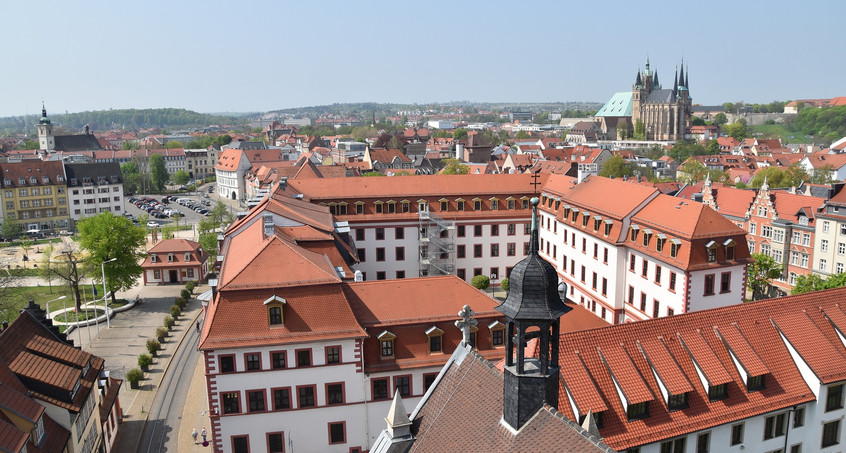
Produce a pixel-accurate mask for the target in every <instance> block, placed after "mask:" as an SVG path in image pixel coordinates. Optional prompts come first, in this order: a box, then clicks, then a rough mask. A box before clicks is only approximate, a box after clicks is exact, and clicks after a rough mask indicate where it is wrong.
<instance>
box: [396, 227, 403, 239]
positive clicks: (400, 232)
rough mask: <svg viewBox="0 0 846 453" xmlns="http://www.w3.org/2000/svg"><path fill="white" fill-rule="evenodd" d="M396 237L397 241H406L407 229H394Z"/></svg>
mask: <svg viewBox="0 0 846 453" xmlns="http://www.w3.org/2000/svg"><path fill="white" fill-rule="evenodd" d="M394 237H396V238H397V239H405V228H403V227H397V228H394Z"/></svg>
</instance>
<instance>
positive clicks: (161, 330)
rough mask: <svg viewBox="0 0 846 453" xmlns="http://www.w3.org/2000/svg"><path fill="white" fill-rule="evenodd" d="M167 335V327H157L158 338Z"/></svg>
mask: <svg viewBox="0 0 846 453" xmlns="http://www.w3.org/2000/svg"><path fill="white" fill-rule="evenodd" d="M166 336H167V327H156V338H164V337H166Z"/></svg>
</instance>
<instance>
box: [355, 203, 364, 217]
mask: <svg viewBox="0 0 846 453" xmlns="http://www.w3.org/2000/svg"><path fill="white" fill-rule="evenodd" d="M355 213H356V214H358V215H361V214H364V202H363V201H356V202H355Z"/></svg>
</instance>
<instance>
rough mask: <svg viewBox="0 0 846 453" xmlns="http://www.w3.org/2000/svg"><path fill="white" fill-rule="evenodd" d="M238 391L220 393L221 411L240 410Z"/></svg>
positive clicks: (236, 412)
mask: <svg viewBox="0 0 846 453" xmlns="http://www.w3.org/2000/svg"><path fill="white" fill-rule="evenodd" d="M239 395H240V393H238V392H229V393H224V394H223V395H222V398H221V400H222V401H223V413H224V414H238V413H240V412H241V403H240V402H239V401H238V399H239Z"/></svg>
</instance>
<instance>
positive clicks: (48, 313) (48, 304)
mask: <svg viewBox="0 0 846 453" xmlns="http://www.w3.org/2000/svg"><path fill="white" fill-rule="evenodd" d="M67 297H68V296H62V297H59V298H56V299H53V300H48V301H47V302H46V304H47V319H50V302H56V301H57V300H62V299H66V298H67Z"/></svg>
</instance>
